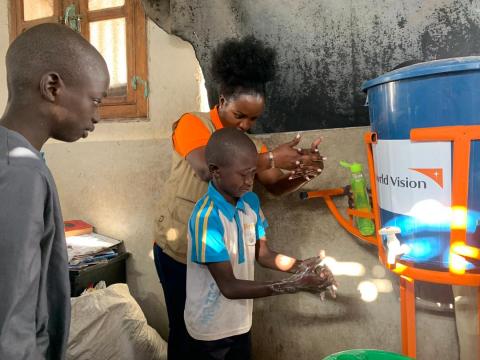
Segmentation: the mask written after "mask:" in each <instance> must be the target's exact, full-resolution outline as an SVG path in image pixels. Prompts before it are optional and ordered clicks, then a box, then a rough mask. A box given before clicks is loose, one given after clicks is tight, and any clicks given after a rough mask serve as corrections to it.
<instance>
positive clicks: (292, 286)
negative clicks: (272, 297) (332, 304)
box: [272, 251, 338, 300]
mask: <svg viewBox="0 0 480 360" xmlns="http://www.w3.org/2000/svg"><path fill="white" fill-rule="evenodd" d="M324 258H325V252H323V251H322V252H321V253H320V256H316V257H312V258H308V259H306V260H302V261H301V262H300V264H299V265H298V266H297V268H296V269H295V272H294V274H293V275H292V276H291V277H289V278H287V279H283V280H281V281H279V282H277V283H274V284H272V289H273V291H274V293H279V294H287V293H296V292H298V291H307V292H311V293H314V294H319V295H320V298H321V299H322V300H323V299H324V298H325V293H326V292H329V293H330V295H331V296H332V298H335V297H336V290H337V286H338V284H337V282H336V280H335V278H334V276H333V273H332V272H331V270H330V269H329V268H328V267H327V266H326V265H324V264H323V260H324Z"/></svg>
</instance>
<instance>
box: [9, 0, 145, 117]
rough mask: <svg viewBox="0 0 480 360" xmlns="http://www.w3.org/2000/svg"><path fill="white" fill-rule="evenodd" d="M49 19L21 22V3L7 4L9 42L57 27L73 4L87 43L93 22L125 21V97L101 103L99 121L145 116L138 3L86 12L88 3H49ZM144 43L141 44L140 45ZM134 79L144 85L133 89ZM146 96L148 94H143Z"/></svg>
mask: <svg viewBox="0 0 480 360" xmlns="http://www.w3.org/2000/svg"><path fill="white" fill-rule="evenodd" d="M53 1H54V14H53V16H50V17H47V18H41V19H35V20H30V21H25V20H24V19H23V15H24V11H23V4H24V0H10V1H9V3H10V42H12V41H13V40H14V39H15V38H16V37H17V36H18V35H19V34H20V33H22V31H24V30H25V29H28V28H30V27H32V26H35V25H38V24H42V23H46V22H55V23H60V22H61V17H62V16H63V12H64V11H65V8H66V7H67V6H68V5H70V4H74V5H75V6H76V8H77V12H78V14H79V15H80V16H81V20H80V24H81V34H82V35H83V36H84V37H85V38H86V39H87V40H89V24H90V23H91V22H94V21H101V20H110V19H117V18H121V17H125V24H126V51H127V84H126V85H127V94H126V96H111V97H107V98H105V99H104V101H103V102H102V105H101V106H100V118H101V119H102V121H112V120H115V121H122V120H131V119H139V118H147V116H148V96H147V97H145V92H146V91H145V88H144V86H148V71H147V70H148V69H147V34H146V24H147V20H146V15H145V12H144V10H143V6H142V4H141V0H125V3H124V5H123V6H121V7H114V8H107V9H100V10H94V11H88V0H53ZM141 39H144V41H141ZM134 76H137V77H138V78H140V79H142V80H144V81H145V82H137V86H136V90H134V89H133V83H132V79H133V77H134ZM147 95H148V91H147Z"/></svg>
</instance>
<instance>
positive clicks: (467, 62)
mask: <svg viewBox="0 0 480 360" xmlns="http://www.w3.org/2000/svg"><path fill="white" fill-rule="evenodd" d="M478 69H480V56H465V57H457V58H451V59H442V60H434V61H427V62H423V63H418V64H414V65H410V66H405V67H403V68H400V69H397V70H393V71H390V72H388V73H385V74H383V75H380V76H379V77H377V78H375V79H372V80H368V81H365V82H364V83H363V84H362V91H367V90H368V89H369V88H371V87H373V86H377V85H380V84H384V83H387V82H391V81H398V80H403V79H410V78H415V77H421V76H428V75H435V74H442V73H449V72H457V71H469V70H478Z"/></svg>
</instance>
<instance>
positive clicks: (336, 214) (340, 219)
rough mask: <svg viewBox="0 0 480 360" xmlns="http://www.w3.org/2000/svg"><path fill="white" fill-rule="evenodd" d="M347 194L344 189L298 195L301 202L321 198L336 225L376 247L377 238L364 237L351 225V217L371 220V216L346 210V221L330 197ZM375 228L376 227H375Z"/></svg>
mask: <svg viewBox="0 0 480 360" xmlns="http://www.w3.org/2000/svg"><path fill="white" fill-rule="evenodd" d="M346 195H347V193H346V191H345V189H344V188H336V189H327V190H318V191H309V192H302V193H300V198H301V199H303V200H307V199H312V198H318V197H320V198H323V200H324V201H325V203H326V204H327V207H328V209H329V210H330V212H331V213H332V215H333V217H334V218H335V219H336V220H337V221H338V223H339V224H340V225H341V226H342V227H343V228H344V229H345V230H347V231H348V232H349V233H350V234H352V235H353V236H355V237H357V238H359V239H360V240H363V241H366V242H369V243H371V244H373V245H377V238H376V237H375V236H364V235H362V234H361V233H360V231H359V230H358V229H357V228H356V227H355V226H354V224H353V216H356V217H362V218H369V219H373V214H372V213H370V212H367V211H359V210H354V209H348V210H347V214H348V215H349V217H350V220H347V219H346V218H345V217H344V216H343V215H342V214H341V213H340V211H339V210H338V208H337V206H336V205H335V202H334V201H333V199H332V197H335V196H346ZM375 228H376V225H375Z"/></svg>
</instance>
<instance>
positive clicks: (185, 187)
mask: <svg viewBox="0 0 480 360" xmlns="http://www.w3.org/2000/svg"><path fill="white" fill-rule="evenodd" d="M192 114H193V115H195V116H196V117H197V118H198V119H200V120H201V121H202V123H203V124H204V125H205V127H206V128H207V129H208V131H210V133H213V132H214V131H215V126H214V125H213V122H212V119H211V117H210V113H208V112H207V113H199V112H195V113H192ZM177 123H178V121H177V122H175V123H174V124H173V131H175V128H176V126H177ZM250 139H251V140H252V141H253V142H254V143H255V146H256V147H257V151H258V152H260V149H261V147H262V142H261V141H259V140H257V139H255V138H252V137H250ZM172 153H173V158H172V168H171V171H170V177H169V178H168V180H167V182H166V183H165V188H164V190H163V192H162V196H165V197H166V201H165V202H162V203H163V204H166V205H165V206H163V207H162V208H160V209H158V210H157V212H156V219H155V242H156V243H157V244H158V246H160V247H161V248H162V250H163V251H164V252H165V253H166V254H167V255H168V256H170V257H171V258H173V259H175V260H176V261H179V262H182V263H184V264H185V263H186V261H187V244H188V242H187V241H188V240H187V230H188V220H189V218H190V215H191V213H192V211H193V207H194V206H195V204H196V202H197V201H198V200H199V199H200V198H201V197H202V196H203V195H204V194H205V193H206V192H207V189H208V183H206V182H204V181H202V180H201V179H200V178H199V177H198V176H197V174H195V171H194V170H193V168H192V167H191V166H190V165H189V164H188V162H187V160H185V158H183V157H182V156H180V155H179V154H178V153H177V152H176V151H175V150H173V151H172Z"/></svg>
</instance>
